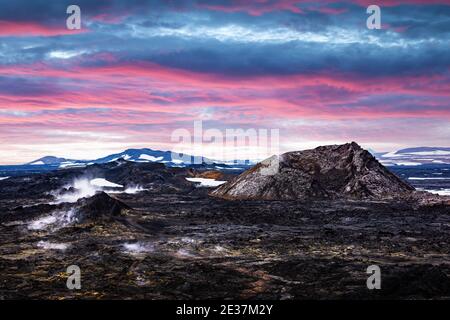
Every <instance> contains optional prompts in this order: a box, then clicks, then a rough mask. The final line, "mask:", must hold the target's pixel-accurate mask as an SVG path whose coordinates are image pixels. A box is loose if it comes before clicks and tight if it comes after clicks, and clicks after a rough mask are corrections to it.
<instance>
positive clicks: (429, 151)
mask: <svg viewBox="0 0 450 320" xmlns="http://www.w3.org/2000/svg"><path fill="white" fill-rule="evenodd" d="M370 152H371V153H372V154H373V155H374V156H375V157H376V158H377V159H378V160H379V161H380V162H381V163H382V164H383V165H385V166H421V165H446V164H447V165H448V164H450V148H448V147H416V148H407V149H401V150H398V151H395V152H381V153H377V152H375V151H372V150H370ZM183 159H184V160H178V159H172V152H170V151H161V150H153V149H148V148H143V149H127V150H125V151H123V152H120V153H115V154H111V155H108V156H106V157H102V158H98V159H94V160H75V159H67V158H59V157H53V156H46V157H43V158H40V159H37V160H34V161H32V162H29V163H26V164H23V165H14V166H1V165H0V176H2V175H4V176H8V175H9V174H8V173H7V172H12V171H16V170H17V171H28V172H42V171H48V170H55V169H60V168H71V167H82V166H87V165H93V164H102V163H108V162H112V161H117V160H126V161H133V162H158V163H164V164H165V165H166V166H169V167H186V166H203V167H206V168H208V169H219V170H222V169H223V170H227V169H228V170H243V169H247V168H248V167H249V166H251V165H254V164H255V162H253V161H249V160H246V161H239V160H236V161H230V162H224V161H220V160H211V159H208V158H205V157H201V156H192V155H185V156H184V157H183Z"/></svg>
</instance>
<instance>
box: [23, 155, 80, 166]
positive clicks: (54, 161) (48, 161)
mask: <svg viewBox="0 0 450 320" xmlns="http://www.w3.org/2000/svg"><path fill="white" fill-rule="evenodd" d="M74 161H76V160H69V159H65V158H58V157H52V156H47V157H43V158H40V159H37V160H34V161H33V162H29V163H27V165H41V166H42V165H60V164H61V163H64V162H74Z"/></svg>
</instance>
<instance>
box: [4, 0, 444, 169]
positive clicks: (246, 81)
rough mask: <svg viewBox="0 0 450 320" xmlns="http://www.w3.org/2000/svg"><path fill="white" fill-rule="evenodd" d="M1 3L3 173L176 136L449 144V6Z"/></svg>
mask: <svg viewBox="0 0 450 320" xmlns="http://www.w3.org/2000/svg"><path fill="white" fill-rule="evenodd" d="M369 2H371V1H365V0H355V1H346V0H342V1H331V0H324V1H308V0H300V1H297V0H279V1H275V0H263V1H238V0H235V1H170V2H168V1H143V0H132V1H119V0H100V1H95V2H94V1H87V0H79V1H77V3H76V4H77V5H79V6H80V7H81V11H82V25H83V28H82V30H79V31H71V30H67V29H66V28H65V20H66V17H67V14H66V13H65V12H66V8H67V6H68V5H70V4H74V3H73V1H66V0H61V1H44V0H35V1H32V2H30V1H25V0H16V1H8V2H6V1H2V2H1V4H0V105H1V108H0V152H1V154H2V155H4V158H3V159H2V161H1V162H2V163H20V162H26V161H28V160H31V159H34V158H36V157H39V156H43V155H46V154H54V155H58V156H66V157H78V158H94V157H97V156H101V155H105V154H106V153H109V152H112V151H119V150H121V149H123V148H126V147H155V148H168V149H169V148H171V147H172V145H171V142H170V135H171V132H172V131H173V130H175V129H177V128H187V129H192V126H193V121H195V120H204V122H205V123H204V126H205V127H207V128H217V129H221V130H224V129H225V128H277V129H280V134H281V136H280V138H281V143H282V150H288V149H289V150H292V149H302V148H305V147H310V146H314V144H323V143H339V142H344V141H349V140H356V141H359V142H361V143H362V144H363V145H365V146H368V147H371V148H376V149H379V150H391V149H395V148H398V147H403V146H417V145H441V146H444V145H446V144H448V141H449V137H450V129H449V128H450V126H449V120H450V119H449V118H450V105H449V96H450V54H449V44H450V1H448V0H447V1H445V0H443V1H420V0H410V1H401V0H388V1H383V3H382V4H380V6H381V9H382V26H383V28H382V29H381V30H368V29H367V28H366V18H367V16H368V15H367V14H366V7H367V5H369V4H371V3H369Z"/></svg>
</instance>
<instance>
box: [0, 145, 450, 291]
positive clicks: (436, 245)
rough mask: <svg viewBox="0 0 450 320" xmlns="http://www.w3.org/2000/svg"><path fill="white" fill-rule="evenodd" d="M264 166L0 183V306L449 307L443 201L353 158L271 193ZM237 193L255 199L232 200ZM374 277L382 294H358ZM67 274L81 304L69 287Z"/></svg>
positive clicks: (295, 174)
mask: <svg viewBox="0 0 450 320" xmlns="http://www.w3.org/2000/svg"><path fill="white" fill-rule="evenodd" d="M262 165H264V164H260V165H257V166H256V167H254V168H252V169H250V171H248V172H245V173H242V174H241V175H240V176H234V175H232V174H230V173H222V172H219V171H212V170H209V169H205V168H202V167H201V166H199V167H196V168H168V167H166V166H164V165H163V164H158V163H133V162H128V161H125V160H117V161H114V162H110V163H106V164H95V165H92V166H88V167H85V168H71V169H63V170H57V171H53V172H48V173H42V174H34V175H28V176H21V177H13V178H9V179H5V180H1V181H0V228H1V230H0V270H1V271H2V272H1V273H0V299H13V298H14V299H224V298H230V299H350V298H353V299H386V298H394V299H423V298H425V299H449V298H450V249H449V248H450V209H449V208H450V206H449V198H448V197H438V196H433V195H431V194H429V193H426V192H417V191H414V189H413V188H412V187H411V186H410V185H409V184H407V183H406V182H404V181H403V180H400V179H399V178H397V177H396V176H395V175H393V174H392V173H391V172H389V171H388V170H387V169H385V168H384V167H383V166H381V165H380V164H379V163H378V162H376V160H374V159H373V157H371V156H370V155H368V154H367V153H366V152H365V151H364V150H362V149H361V148H359V146H357V145H356V144H346V145H343V146H333V147H322V148H318V149H315V150H312V151H308V152H306V151H305V152H294V153H289V154H286V155H284V156H283V157H282V162H281V164H280V171H279V173H278V176H277V175H275V176H271V177H270V176H269V177H270V180H265V179H266V177H265V176H264V177H260V176H259V175H258V172H259V171H260V168H261V166H262ZM192 177H196V178H200V179H206V180H211V179H214V180H228V181H229V183H226V184H223V185H222V186H219V187H218V188H217V189H215V190H216V191H212V190H214V189H211V188H207V187H202V186H201V184H199V183H196V182H191V181H189V180H187V179H186V178H192ZM250 177H252V179H250ZM244 180H247V182H246V184H247V183H252V181H255V180H256V181H258V183H256V184H255V185H256V187H255V188H253V187H252V188H250V190H251V191H252V192H253V190H256V192H255V193H251V195H252V196H251V197H249V196H248V194H249V193H248V192H247V191H248V189H246V188H245V187H242V188H243V189H244V191H246V193H245V194H246V195H247V196H246V198H247V199H249V198H252V197H254V196H255V195H258V199H255V198H254V199H252V200H241V199H240V198H244V197H242V196H241V195H242V193H233V190H235V188H236V187H237V186H239V185H242V183H243V181H244ZM298 181H303V182H304V183H305V184H298ZM296 183H297V184H296ZM260 185H263V186H264V188H262V187H261V188H260V187H259V186H260ZM242 188H241V187H237V189H238V190H241V189H242ZM208 193H212V194H214V195H215V196H209V195H208ZM223 194H225V195H230V194H231V195H233V201H230V200H226V199H223V198H227V197H219V195H223ZM261 195H262V196H261ZM255 197H256V196H255ZM267 199H270V200H267ZM372 264H376V265H378V266H379V267H380V268H381V272H382V289H381V290H368V289H367V287H366V279H367V277H368V275H367V274H366V268H367V267H368V266H369V265H372ZM70 265H78V266H79V267H80V269H81V283H82V288H81V289H80V290H69V289H68V288H67V287H66V280H67V277H68V274H67V273H66V268H67V267H68V266H70Z"/></svg>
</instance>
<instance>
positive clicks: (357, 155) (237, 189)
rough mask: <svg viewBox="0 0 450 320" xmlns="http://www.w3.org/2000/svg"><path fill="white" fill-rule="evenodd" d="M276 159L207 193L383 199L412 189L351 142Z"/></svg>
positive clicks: (273, 197) (226, 196)
mask: <svg viewBox="0 0 450 320" xmlns="http://www.w3.org/2000/svg"><path fill="white" fill-rule="evenodd" d="M276 158H277V157H272V158H269V159H267V160H265V161H263V162H261V163H259V164H257V165H256V166H254V167H253V168H251V169H249V170H247V171H245V172H244V173H242V174H241V175H239V176H237V177H236V178H235V179H233V180H231V181H229V182H228V183H226V184H223V185H222V186H220V187H219V188H217V189H215V190H214V191H212V192H211V193H210V195H212V196H214V197H219V198H224V199H231V200H233V199H236V200H251V199H253V200H297V199H311V198H317V199H338V198H350V199H352V198H353V199H388V198H398V197H401V196H406V195H409V194H411V193H412V191H414V188H413V187H412V186H410V185H409V184H407V183H406V182H404V181H403V180H401V179H400V178H399V177H397V176H396V175H394V174H393V173H391V172H390V171H389V170H388V169H386V168H385V167H384V166H383V165H381V164H380V163H379V162H378V161H377V160H376V159H375V158H374V157H373V156H372V155H371V154H370V153H369V152H368V151H366V150H364V149H362V148H361V147H360V146H359V145H358V144H357V143H355V142H352V143H347V144H343V145H331V146H322V147H318V148H316V149H312V150H305V151H296V152H288V153H285V154H283V155H281V156H280V157H279V163H278V166H277V163H276ZM273 170H275V171H274V172H271V171H273Z"/></svg>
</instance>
